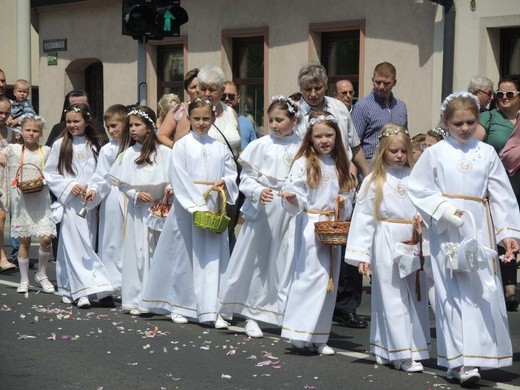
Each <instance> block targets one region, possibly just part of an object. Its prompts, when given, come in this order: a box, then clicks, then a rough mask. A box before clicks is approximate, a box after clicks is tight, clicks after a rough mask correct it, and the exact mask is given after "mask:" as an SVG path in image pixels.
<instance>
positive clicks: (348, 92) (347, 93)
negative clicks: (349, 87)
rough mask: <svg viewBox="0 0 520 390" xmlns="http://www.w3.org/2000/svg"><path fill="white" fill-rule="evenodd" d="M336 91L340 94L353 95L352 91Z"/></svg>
mask: <svg viewBox="0 0 520 390" xmlns="http://www.w3.org/2000/svg"><path fill="white" fill-rule="evenodd" d="M336 93H337V94H338V95H341V96H347V95H349V96H350V95H354V91H343V92H336Z"/></svg>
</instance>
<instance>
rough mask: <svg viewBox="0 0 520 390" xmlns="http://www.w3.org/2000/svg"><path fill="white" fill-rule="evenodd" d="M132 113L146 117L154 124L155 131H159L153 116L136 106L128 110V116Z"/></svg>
mask: <svg viewBox="0 0 520 390" xmlns="http://www.w3.org/2000/svg"><path fill="white" fill-rule="evenodd" d="M130 115H138V116H140V117H141V118H143V119H146V120H147V121H148V122H149V123H150V125H151V126H152V129H153V131H154V132H156V133H157V126H156V125H155V122H154V121H153V120H152V118H150V116H149V115H148V114H147V113H146V112H144V111H141V110H138V109H137V108H134V109H132V110H131V111H129V112H128V114H127V116H130Z"/></svg>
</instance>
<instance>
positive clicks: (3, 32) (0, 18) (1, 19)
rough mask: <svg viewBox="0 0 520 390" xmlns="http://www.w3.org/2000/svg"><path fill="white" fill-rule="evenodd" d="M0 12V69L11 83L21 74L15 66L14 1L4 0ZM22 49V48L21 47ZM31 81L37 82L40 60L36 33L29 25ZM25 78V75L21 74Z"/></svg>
mask: <svg viewBox="0 0 520 390" xmlns="http://www.w3.org/2000/svg"><path fill="white" fill-rule="evenodd" d="M1 7H2V8H1V12H0V37H2V39H1V40H0V69H2V70H3V71H4V72H5V74H6V77H7V83H8V84H9V85H12V84H13V83H14V81H15V80H16V79H17V78H21V77H22V75H20V74H18V73H17V70H16V69H17V68H16V51H17V50H18V48H17V47H16V2H15V1H9V0H4V1H3V2H2V4H1ZM33 24H34V23H33ZM21 49H22V50H23V49H24V48H21ZM30 50H31V80H30V81H31V83H32V85H34V86H37V85H38V84H39V68H38V63H39V61H40V59H39V54H38V33H37V31H36V30H35V28H34V26H31V49H30ZM23 77H24V78H25V76H23Z"/></svg>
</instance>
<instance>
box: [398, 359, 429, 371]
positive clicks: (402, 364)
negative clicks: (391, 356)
mask: <svg viewBox="0 0 520 390" xmlns="http://www.w3.org/2000/svg"><path fill="white" fill-rule="evenodd" d="M394 367H395V368H396V370H401V371H404V372H421V371H422V370H424V368H423V365H422V364H421V363H419V362H416V361H415V360H412V359H406V360H394Z"/></svg>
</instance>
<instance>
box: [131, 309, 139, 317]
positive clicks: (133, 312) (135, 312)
mask: <svg viewBox="0 0 520 390" xmlns="http://www.w3.org/2000/svg"><path fill="white" fill-rule="evenodd" d="M139 314H141V312H140V311H139V309H130V315H132V316H138V315H139Z"/></svg>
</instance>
